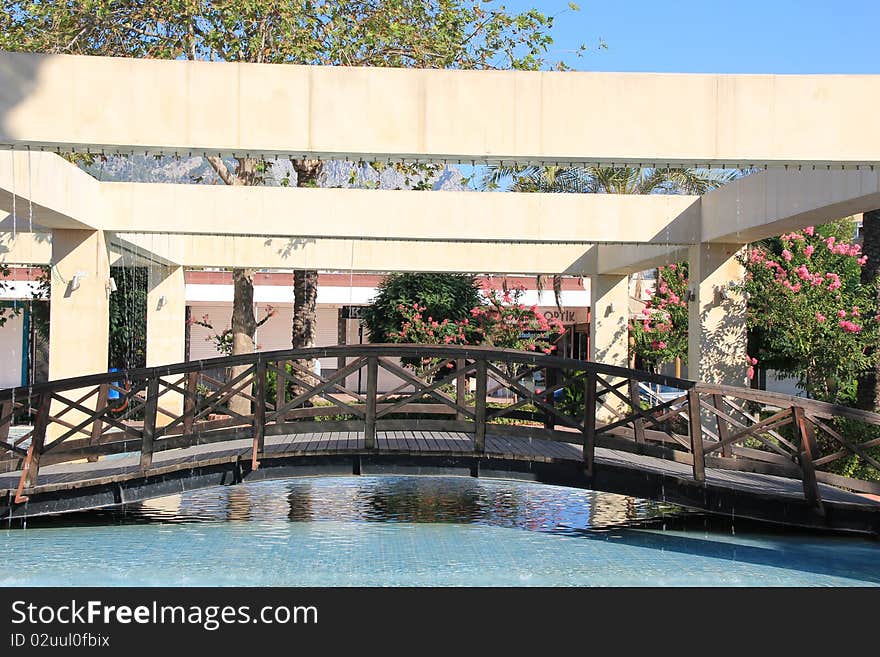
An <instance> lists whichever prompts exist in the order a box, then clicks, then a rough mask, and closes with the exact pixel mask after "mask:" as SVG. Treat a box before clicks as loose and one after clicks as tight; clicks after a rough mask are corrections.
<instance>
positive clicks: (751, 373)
mask: <svg viewBox="0 0 880 657" xmlns="http://www.w3.org/2000/svg"><path fill="white" fill-rule="evenodd" d="M746 374H748V377H749V380H751V379H754V378H755V368H754V367H752V366H751V365H749V369H748V372H746Z"/></svg>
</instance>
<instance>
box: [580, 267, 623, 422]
mask: <svg viewBox="0 0 880 657" xmlns="http://www.w3.org/2000/svg"><path fill="white" fill-rule="evenodd" d="M590 295H591V297H592V306H593V307H592V312H591V313H590V360H591V361H593V362H596V363H603V364H605V365H614V366H616V367H629V276H628V275H626V274H624V275H593V276H590ZM604 403H605V405H606V406H608V408H607V409H606V408H602V409H600V410H599V419H600V420H603V421H613V420H614V419H616V417H615V416H614V412H617V413H620V414H621V415H623V414H624V413H626V412H627V410H628V409H627V408H626V406H627V405H626V404H624V402H623V401H622V400H621V399H620V398H619V397H617V396H616V395H605V399H604ZM609 409H611V410H609Z"/></svg>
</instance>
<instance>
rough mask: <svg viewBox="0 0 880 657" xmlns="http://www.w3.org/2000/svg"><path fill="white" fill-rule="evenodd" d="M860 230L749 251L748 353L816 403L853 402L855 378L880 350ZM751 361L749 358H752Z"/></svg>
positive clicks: (837, 228)
mask: <svg viewBox="0 0 880 657" xmlns="http://www.w3.org/2000/svg"><path fill="white" fill-rule="evenodd" d="M854 234H855V227H854V224H853V223H852V222H848V221H842V222H836V223H832V224H826V225H825V226H819V227H812V226H811V227H808V228H806V229H804V230H802V231H799V232H793V233H788V234H785V235H782V236H780V237H779V238H776V239H772V240H765V241H764V242H761V243H758V244H753V245H750V246H749V247H748V248H747V249H746V251H745V252H744V254H743V255H742V256H741V257H740V260H741V262H742V263H743V265H744V266H745V268H746V279H745V282H744V283H743V285H742V288H743V290H744V291H745V292H747V293H748V297H749V301H748V326H749V329H750V331H749V333H750V335H749V342H750V344H749V353H750V354H752V355H753V356H754V357H756V360H757V362H751V361H750V363H749V367H750V368H751V369H752V370H754V367H755V366H756V365H758V362H760V364H761V366H762V367H766V368H770V369H775V370H778V371H780V372H783V373H785V374H788V375H790V376H794V377H797V378H798V380H799V382H800V385H801V387H802V388H804V389H805V390H806V392H807V394H809V395H810V396H811V397H814V398H817V399H823V400H827V401H834V402H840V403H851V402H852V401H853V399H854V395H855V390H856V382H857V378H858V374H859V373H860V372H861V371H863V370H864V369H866V368H867V367H869V366H870V365H871V363H872V360H871V358H872V357H871V356H869V355H868V348H869V347H871V346H873V345H876V343H877V338H878V323H877V320H876V319H875V318H874V310H873V307H874V302H873V299H874V288H873V286H866V285H862V284H861V282H860V274H861V268H862V266H863V265H864V264H865V262H867V260H866V257H865V256H864V255H863V254H862V252H861V246H860V245H859V244H854V243H852V241H851V240H852V237H853V235H854ZM750 358H751V357H750Z"/></svg>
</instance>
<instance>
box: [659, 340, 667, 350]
mask: <svg viewBox="0 0 880 657" xmlns="http://www.w3.org/2000/svg"><path fill="white" fill-rule="evenodd" d="M657 346H658V347H660V348H661V349H666V343H665V342H663V341H662V340H661V341H660V342H659V343H657Z"/></svg>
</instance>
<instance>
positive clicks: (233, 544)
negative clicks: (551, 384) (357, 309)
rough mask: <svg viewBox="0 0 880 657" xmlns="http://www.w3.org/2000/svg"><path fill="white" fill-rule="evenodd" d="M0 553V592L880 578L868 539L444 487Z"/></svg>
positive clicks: (271, 494)
mask: <svg viewBox="0 0 880 657" xmlns="http://www.w3.org/2000/svg"><path fill="white" fill-rule="evenodd" d="M734 530H735V531H734ZM0 552H2V553H3V554H5V555H9V559H8V560H7V563H8V564H12V563H14V568H9V567H7V568H3V569H0V586H2V585H12V586H21V585H34V586H57V585H80V586H113V585H123V586H127V585H146V586H150V585H160V586H161V585H175V586H181V585H207V586H223V585H231V586H242V585H250V586H265V585H277V586H286V585H300V586H331V585H367V586H376V585H380V586H381V585H389V586H393V585H409V586H430V585H469V586H479V585H496V586H497V585H548V586H559V585H621V584H623V585H739V586H742V585H842V584H862V585H863V584H877V583H880V569H878V568H877V566H876V564H877V563H878V562H880V559H878V557H880V543H878V542H877V541H871V540H866V539H860V538H851V537H840V536H828V535H820V534H815V533H808V532H796V531H792V530H791V529H778V530H773V529H772V528H769V527H767V526H766V525H749V524H748V523H745V522H743V521H740V520H737V521H736V526H735V527H734V525H733V524H731V522H730V521H728V520H724V519H718V518H712V517H708V516H702V515H697V514H691V513H686V512H685V511H684V510H682V509H680V508H676V507H673V506H671V505H661V504H657V503H653V502H648V501H644V500H638V499H633V498H628V497H623V496H620V495H612V494H607V493H596V492H592V491H584V490H577V489H570V488H563V487H554V486H547V485H539V484H527V483H518V482H512V481H487V480H477V479H470V478H455V477H444V478H439V477H436V478H435V477H377V478H371V477H339V478H331V477H327V478H313V479H297V480H286V481H269V482H257V483H252V484H245V485H239V486H232V487H224V488H214V489H206V490H200V491H191V492H187V493H184V494H181V495H174V496H169V497H165V498H161V499H157V500H151V501H148V502H144V503H142V504H137V505H132V506H129V507H128V508H126V509H125V510H124V511H103V512H92V513H86V514H80V515H75V516H65V517H63V518H59V519H41V520H33V521H31V522H30V523H29V525H28V528H27V529H25V530H21V529H0ZM94 555H101V556H100V559H95V558H94ZM829 555H833V558H829ZM157 564H158V566H157Z"/></svg>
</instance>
